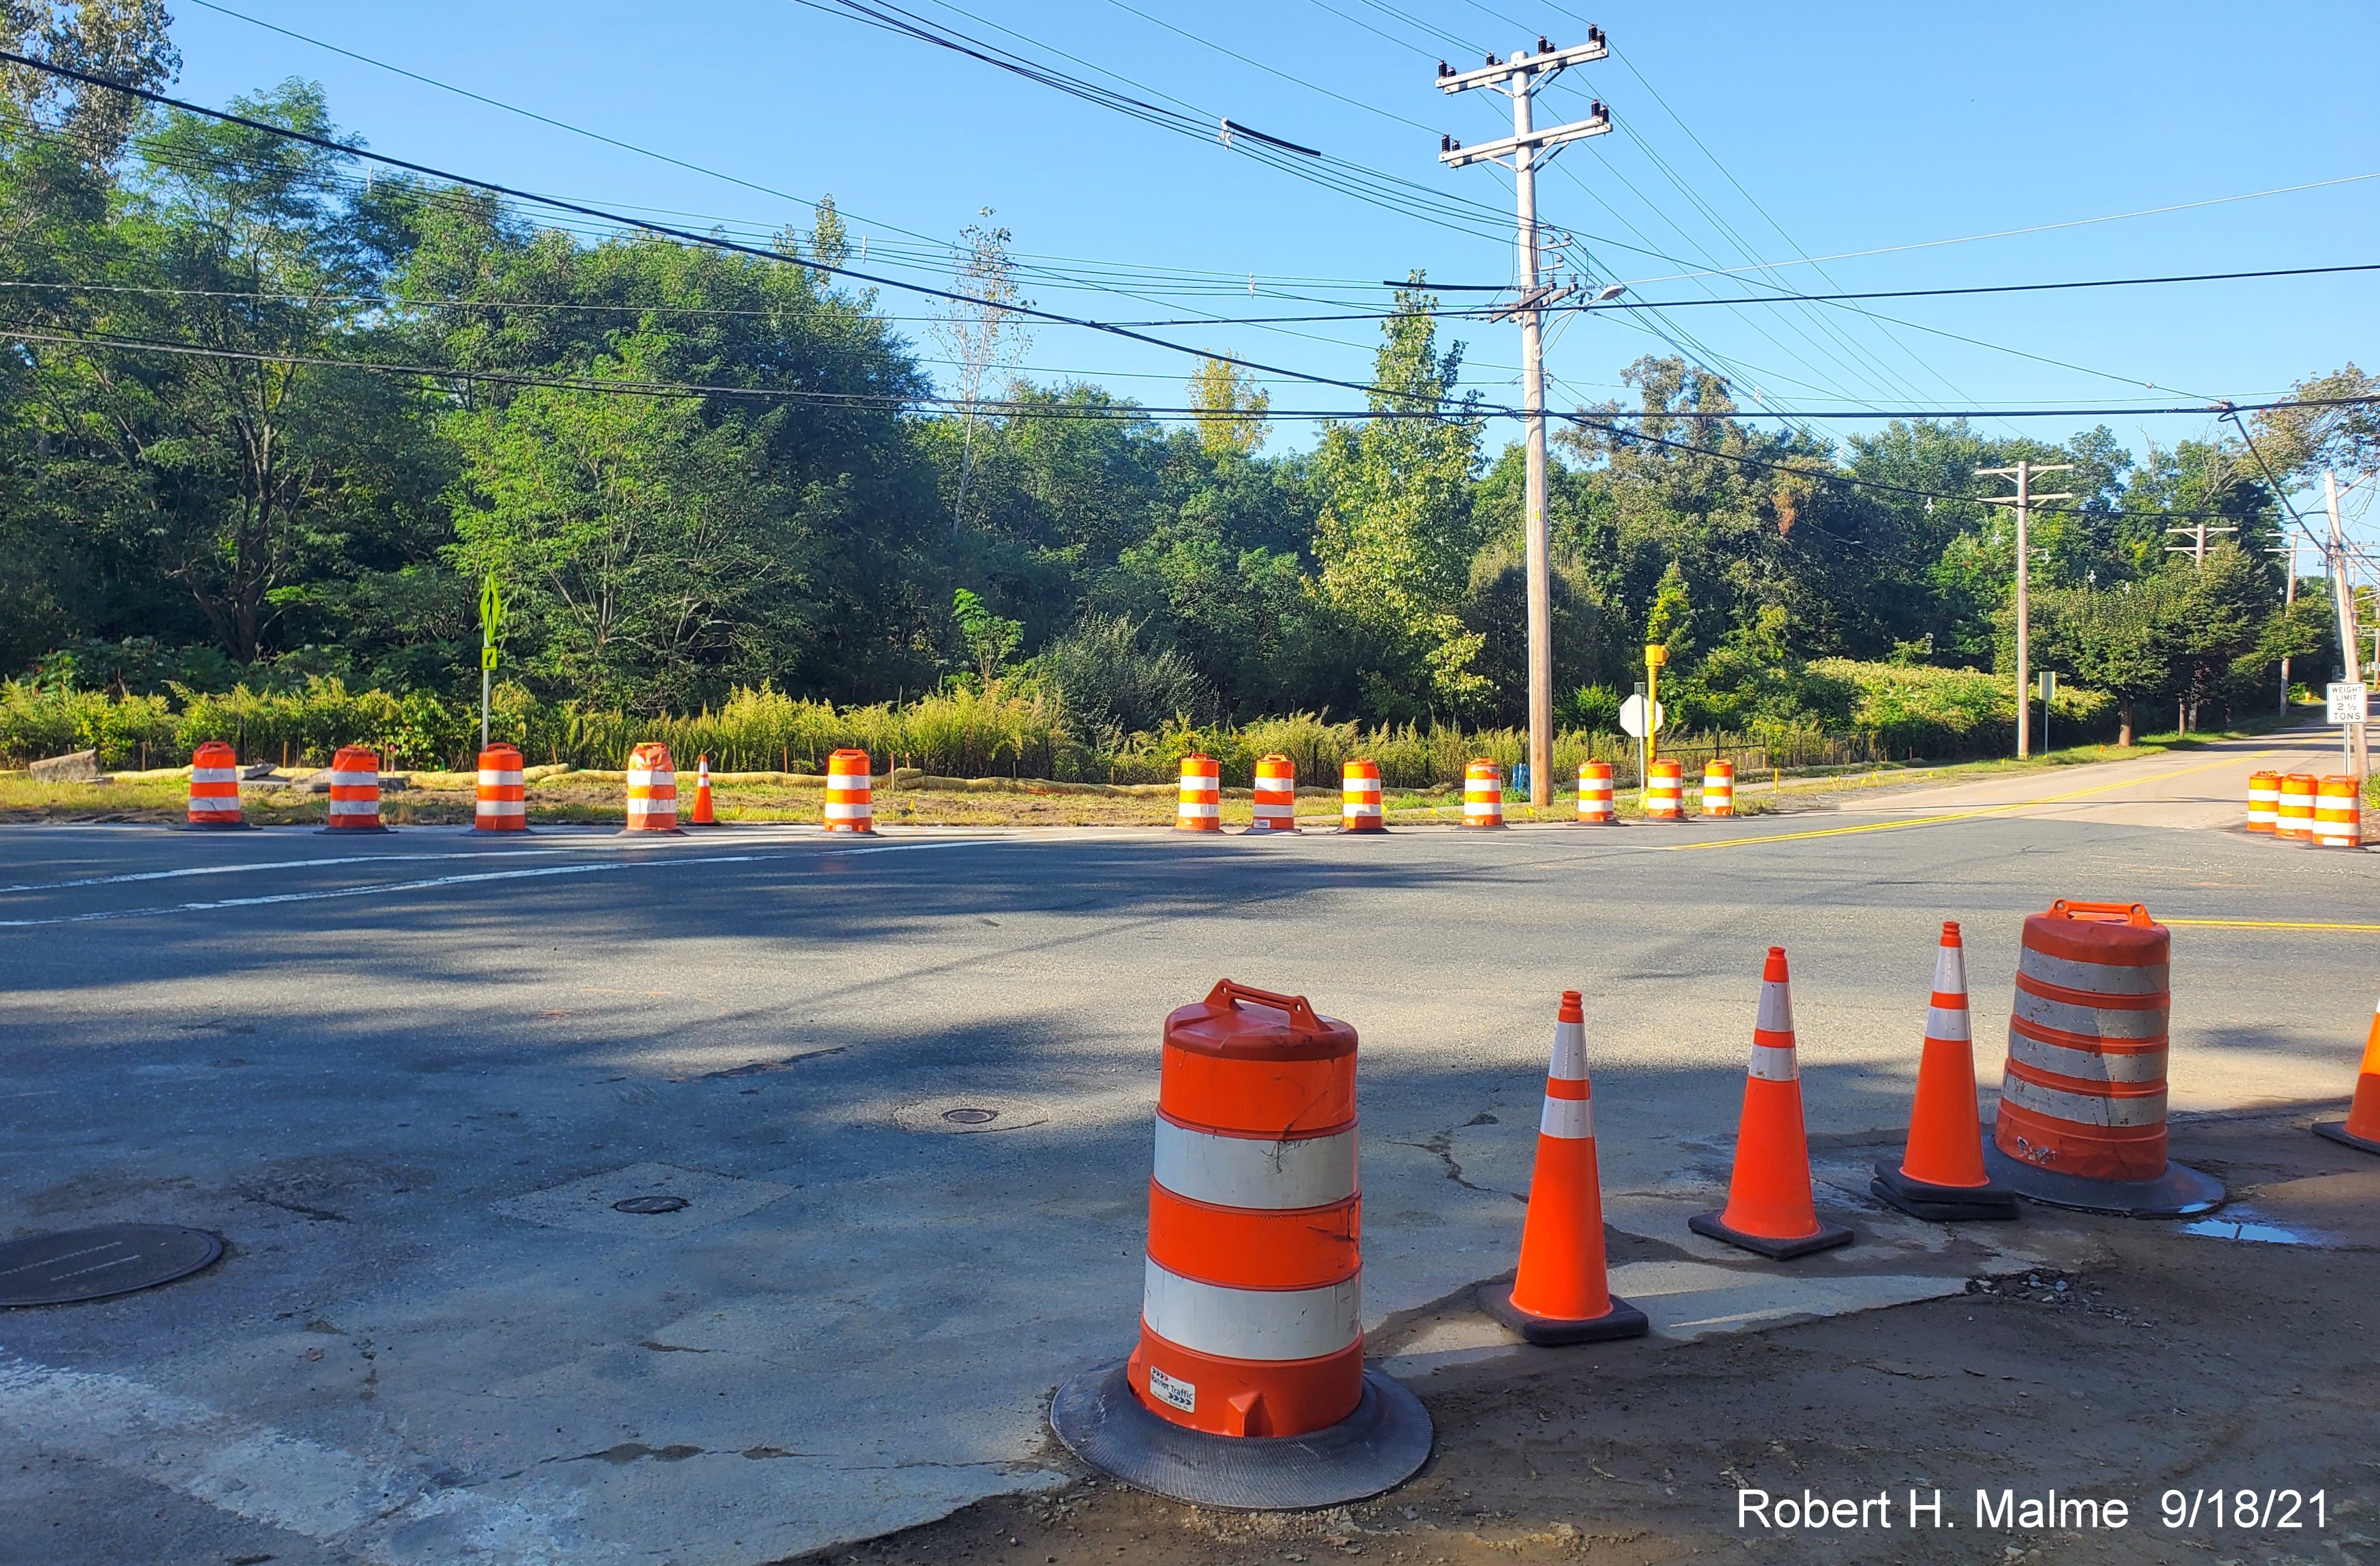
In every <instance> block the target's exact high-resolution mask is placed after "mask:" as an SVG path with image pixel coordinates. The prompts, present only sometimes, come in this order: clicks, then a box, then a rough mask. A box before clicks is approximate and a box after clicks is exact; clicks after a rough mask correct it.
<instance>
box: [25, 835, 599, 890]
mask: <svg viewBox="0 0 2380 1566" xmlns="http://www.w3.org/2000/svg"><path fill="white" fill-rule="evenodd" d="M491 852H494V853H509V854H560V853H563V852H565V849H564V847H563V845H562V844H553V846H551V847H545V848H511V849H495V850H489V849H484V848H483V849H480V850H477V851H475V852H472V853H468V854H342V855H339V856H336V857H335V858H329V859H269V860H266V861H263V862H262V863H260V864H254V865H192V866H189V867H188V868H183V869H178V870H132V871H128V872H127V873H125V874H123V875H115V876H86V877H84V878H83V879H82V880H29V881H20V882H18V884H17V885H15V886H0V892H70V891H72V890H74V889H75V888H77V887H83V886H122V885H124V884H126V883H127V882H129V881H137V880H180V879H181V878H183V877H185V876H241V875H247V874H249V872H250V871H254V870H314V869H321V868H324V867H325V866H331V865H386V864H393V863H395V862H398V861H405V862H408V863H419V862H420V861H422V860H427V859H478V858H482V857H485V856H487V855H488V854H489V853H491Z"/></svg>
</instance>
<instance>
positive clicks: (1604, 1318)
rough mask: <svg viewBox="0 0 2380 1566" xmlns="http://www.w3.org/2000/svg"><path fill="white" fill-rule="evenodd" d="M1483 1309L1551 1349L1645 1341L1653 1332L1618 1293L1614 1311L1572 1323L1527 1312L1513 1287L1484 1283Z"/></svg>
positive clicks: (1612, 1302)
mask: <svg viewBox="0 0 2380 1566" xmlns="http://www.w3.org/2000/svg"><path fill="white" fill-rule="evenodd" d="M1479 1308H1480V1309H1482V1310H1484V1311H1486V1312H1487V1313H1488V1315H1490V1316H1492V1317H1495V1318H1496V1319H1497V1320H1499V1321H1500V1322H1502V1323H1503V1324H1504V1325H1505V1326H1507V1327H1510V1328H1511V1329H1512V1330H1513V1331H1515V1332H1518V1333H1519V1334H1520V1335H1521V1336H1522V1337H1524V1338H1525V1339H1527V1340H1528V1341H1530V1342H1533V1343H1537V1344H1541V1345H1543V1346H1544V1347H1547V1348H1559V1347H1560V1346H1561V1345H1563V1344H1565V1343H1609V1342H1617V1341H1619V1340H1621V1339H1622V1338H1641V1337H1643V1336H1645V1334H1646V1333H1647V1332H1650V1331H1651V1330H1652V1329H1653V1324H1652V1323H1651V1322H1649V1321H1647V1320H1645V1313H1644V1312H1643V1311H1641V1310H1638V1309H1637V1308H1636V1307H1635V1306H1634V1305H1630V1304H1629V1303H1628V1302H1627V1301H1626V1300H1623V1299H1621V1297H1620V1296H1619V1295H1617V1294H1614V1295H1612V1296H1611V1308H1610V1309H1609V1310H1607V1311H1605V1312H1604V1313H1603V1314H1602V1315H1601V1316H1590V1317H1584V1318H1583V1319H1580V1320H1576V1321H1572V1320H1565V1319H1564V1318H1562V1317H1556V1316H1537V1315H1534V1314H1532V1313H1531V1312H1529V1311H1525V1310H1523V1309H1522V1308H1521V1307H1520V1306H1519V1305H1514V1304H1513V1303H1512V1287H1511V1285H1509V1284H1505V1283H1483V1284H1481V1285H1480V1286H1479Z"/></svg>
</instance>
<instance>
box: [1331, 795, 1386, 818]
mask: <svg viewBox="0 0 2380 1566" xmlns="http://www.w3.org/2000/svg"><path fill="white" fill-rule="evenodd" d="M1379 813H1380V807H1379V806H1378V805H1377V804H1373V805H1360V804H1357V803H1356V802H1355V801H1354V800H1353V799H1351V800H1349V801H1347V803H1346V806H1345V807H1343V808H1342V810H1341V811H1340V814H1342V815H1345V816H1366V817H1369V816H1377V815H1378V814H1379Z"/></svg>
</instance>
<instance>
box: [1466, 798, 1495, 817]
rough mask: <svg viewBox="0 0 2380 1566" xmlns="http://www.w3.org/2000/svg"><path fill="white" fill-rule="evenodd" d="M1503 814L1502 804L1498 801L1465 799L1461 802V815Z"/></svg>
mask: <svg viewBox="0 0 2380 1566" xmlns="http://www.w3.org/2000/svg"><path fill="white" fill-rule="evenodd" d="M1503 812H1504V802H1503V801H1502V800H1500V799H1466V800H1464V801H1463V814H1464V815H1466V816H1500V815H1502V814H1503Z"/></svg>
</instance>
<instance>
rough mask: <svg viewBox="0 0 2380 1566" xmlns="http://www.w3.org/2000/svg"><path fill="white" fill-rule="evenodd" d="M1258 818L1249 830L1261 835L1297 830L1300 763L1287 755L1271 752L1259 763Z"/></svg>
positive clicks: (1252, 833)
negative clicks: (1276, 754)
mask: <svg viewBox="0 0 2380 1566" xmlns="http://www.w3.org/2000/svg"><path fill="white" fill-rule="evenodd" d="M1256 783H1257V786H1256V790H1255V794H1256V819H1254V820H1252V821H1250V822H1249V823H1248V832H1249V833H1250V834H1251V835H1258V834H1263V833H1269V832H1295V831H1296V830H1297V763H1296V762H1294V761H1293V760H1291V759H1289V758H1288V757H1286V756H1268V757H1266V758H1264V759H1262V760H1260V761H1258V762H1257V778H1256Z"/></svg>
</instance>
